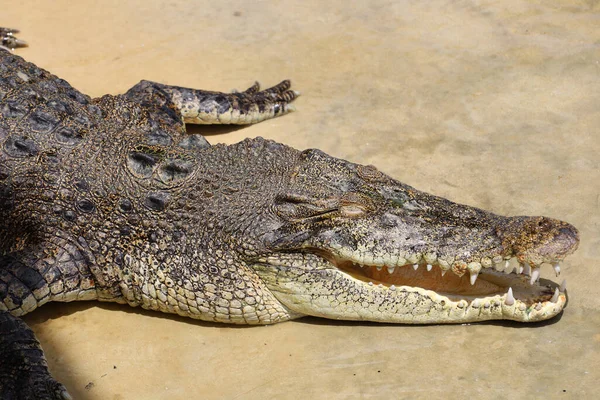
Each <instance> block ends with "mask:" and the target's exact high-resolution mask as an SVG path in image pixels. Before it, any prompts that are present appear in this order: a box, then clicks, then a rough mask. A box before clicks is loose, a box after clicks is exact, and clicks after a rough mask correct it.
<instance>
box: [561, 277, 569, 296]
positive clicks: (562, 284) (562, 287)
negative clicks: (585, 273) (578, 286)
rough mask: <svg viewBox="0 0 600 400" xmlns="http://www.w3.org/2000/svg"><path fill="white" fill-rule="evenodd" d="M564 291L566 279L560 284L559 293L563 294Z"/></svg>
mask: <svg viewBox="0 0 600 400" xmlns="http://www.w3.org/2000/svg"><path fill="white" fill-rule="evenodd" d="M565 290H567V280H566V279H564V280H563V281H562V283H561V284H560V291H561V292H562V293H564V292H565Z"/></svg>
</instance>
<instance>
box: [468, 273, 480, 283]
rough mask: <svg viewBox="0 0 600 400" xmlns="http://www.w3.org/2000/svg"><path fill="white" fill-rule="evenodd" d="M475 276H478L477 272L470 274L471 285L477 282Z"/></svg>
mask: <svg viewBox="0 0 600 400" xmlns="http://www.w3.org/2000/svg"><path fill="white" fill-rule="evenodd" d="M477 275H479V272H471V277H470V278H471V285H474V284H475V281H477Z"/></svg>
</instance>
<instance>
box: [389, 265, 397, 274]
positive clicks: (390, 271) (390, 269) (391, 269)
mask: <svg viewBox="0 0 600 400" xmlns="http://www.w3.org/2000/svg"><path fill="white" fill-rule="evenodd" d="M395 269H396V267H390V266H388V267H387V270H388V273H390V274H393V273H394V270H395Z"/></svg>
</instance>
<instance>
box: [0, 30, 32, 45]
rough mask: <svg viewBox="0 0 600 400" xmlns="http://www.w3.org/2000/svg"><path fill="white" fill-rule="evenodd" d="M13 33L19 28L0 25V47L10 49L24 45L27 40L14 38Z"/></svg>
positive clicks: (17, 31)
mask: <svg viewBox="0 0 600 400" xmlns="http://www.w3.org/2000/svg"><path fill="white" fill-rule="evenodd" d="M15 33H19V30H18V29H11V28H2V27H0V48H3V49H5V50H12V49H15V48H17V47H26V46H27V42H26V41H24V40H21V39H18V38H16V37H15V36H14V34H15Z"/></svg>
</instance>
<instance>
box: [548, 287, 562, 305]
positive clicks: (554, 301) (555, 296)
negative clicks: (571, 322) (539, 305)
mask: <svg viewBox="0 0 600 400" xmlns="http://www.w3.org/2000/svg"><path fill="white" fill-rule="evenodd" d="M559 294H560V292H559V291H558V288H556V290H554V296H552V298H551V299H550V302H552V303H556V302H557V301H558V295H559Z"/></svg>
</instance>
